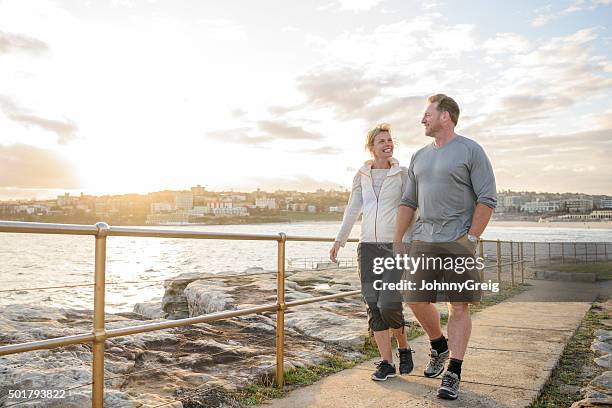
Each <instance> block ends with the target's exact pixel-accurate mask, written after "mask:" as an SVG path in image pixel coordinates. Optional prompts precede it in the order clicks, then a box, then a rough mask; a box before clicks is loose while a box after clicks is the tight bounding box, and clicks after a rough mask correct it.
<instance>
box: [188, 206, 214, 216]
mask: <svg viewBox="0 0 612 408" xmlns="http://www.w3.org/2000/svg"><path fill="white" fill-rule="evenodd" d="M211 212H212V210H211V208H210V207H209V206H207V205H197V206H194V207H193V209H192V210H191V215H199V216H203V215H208V214H210V213H211Z"/></svg>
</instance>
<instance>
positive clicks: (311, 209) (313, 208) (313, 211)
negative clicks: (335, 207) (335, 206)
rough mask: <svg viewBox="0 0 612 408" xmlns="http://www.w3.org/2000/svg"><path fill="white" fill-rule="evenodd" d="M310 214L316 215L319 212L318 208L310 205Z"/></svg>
mask: <svg viewBox="0 0 612 408" xmlns="http://www.w3.org/2000/svg"><path fill="white" fill-rule="evenodd" d="M308 212H309V213H316V212H317V206H316V205H313V204H308Z"/></svg>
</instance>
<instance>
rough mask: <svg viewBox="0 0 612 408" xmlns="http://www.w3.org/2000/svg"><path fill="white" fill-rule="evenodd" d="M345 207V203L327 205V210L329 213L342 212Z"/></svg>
mask: <svg viewBox="0 0 612 408" xmlns="http://www.w3.org/2000/svg"><path fill="white" fill-rule="evenodd" d="M345 209H346V205H339V206H334V207H329V212H330V213H343V212H344V210H345Z"/></svg>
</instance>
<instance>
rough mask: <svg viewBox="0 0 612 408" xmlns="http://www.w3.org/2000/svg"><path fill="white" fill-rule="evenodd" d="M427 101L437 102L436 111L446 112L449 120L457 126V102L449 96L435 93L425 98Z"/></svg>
mask: <svg viewBox="0 0 612 408" xmlns="http://www.w3.org/2000/svg"><path fill="white" fill-rule="evenodd" d="M427 102H429V103H434V102H438V108H437V109H438V112H448V114H449V115H450V118H451V120H452V121H453V123H454V124H455V126H457V122H459V113H460V112H459V105H457V102H455V100H454V99H453V98H451V97H450V96H446V95H444V94H436V95H431V96H430V97H429V98H427Z"/></svg>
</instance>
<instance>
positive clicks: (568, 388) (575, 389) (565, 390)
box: [559, 384, 580, 394]
mask: <svg viewBox="0 0 612 408" xmlns="http://www.w3.org/2000/svg"><path fill="white" fill-rule="evenodd" d="M559 392H561V393H562V394H580V387H579V386H577V385H570V384H561V385H560V386H559Z"/></svg>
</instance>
